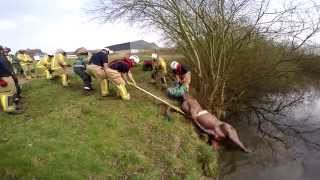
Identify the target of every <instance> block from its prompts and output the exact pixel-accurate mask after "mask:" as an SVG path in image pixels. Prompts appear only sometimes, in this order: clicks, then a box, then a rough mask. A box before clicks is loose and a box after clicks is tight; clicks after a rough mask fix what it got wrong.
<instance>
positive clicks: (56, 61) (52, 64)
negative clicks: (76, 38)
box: [37, 54, 67, 71]
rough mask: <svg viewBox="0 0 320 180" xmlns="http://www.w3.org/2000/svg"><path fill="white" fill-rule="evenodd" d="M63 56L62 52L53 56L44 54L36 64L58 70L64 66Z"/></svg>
mask: <svg viewBox="0 0 320 180" xmlns="http://www.w3.org/2000/svg"><path fill="white" fill-rule="evenodd" d="M66 65H67V63H66V62H65V57H64V56H63V55H62V54H56V55H55V56H54V57H49V56H45V57H44V58H42V59H41V60H40V61H39V62H38V64H37V67H38V68H45V69H50V70H53V71H54V70H59V69H61V68H63V66H66Z"/></svg>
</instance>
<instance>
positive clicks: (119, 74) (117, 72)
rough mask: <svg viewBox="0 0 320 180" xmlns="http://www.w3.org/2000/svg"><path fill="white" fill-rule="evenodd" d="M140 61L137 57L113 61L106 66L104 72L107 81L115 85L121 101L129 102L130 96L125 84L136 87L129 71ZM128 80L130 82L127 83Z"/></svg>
mask: <svg viewBox="0 0 320 180" xmlns="http://www.w3.org/2000/svg"><path fill="white" fill-rule="evenodd" d="M139 61H140V59H139V57H138V56H130V57H129V58H127V57H125V58H123V59H121V60H115V61H112V62H110V63H109V64H108V67H107V68H105V72H106V74H107V77H108V79H109V80H111V81H112V83H113V84H115V85H116V87H117V89H118V94H119V95H120V97H121V98H122V99H123V100H130V94H129V93H128V91H127V89H126V86H125V85H126V84H129V85H136V81H135V80H134V79H133V76H132V74H131V71H130V69H131V68H132V67H133V66H134V65H135V64H138V63H139ZM129 80H130V81H129Z"/></svg>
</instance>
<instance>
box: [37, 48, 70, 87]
mask: <svg viewBox="0 0 320 180" xmlns="http://www.w3.org/2000/svg"><path fill="white" fill-rule="evenodd" d="M65 58H66V53H65V52H64V51H63V50H61V49H60V50H57V52H56V53H55V55H53V53H49V54H48V55H47V56H45V57H44V58H43V59H41V60H40V61H39V62H38V64H37V68H40V69H43V70H44V72H45V74H46V78H47V79H54V78H56V77H59V78H61V81H62V85H63V86H68V85H69V80H68V73H67V71H66V68H67V67H68V66H69V65H68V64H67V63H66V61H65Z"/></svg>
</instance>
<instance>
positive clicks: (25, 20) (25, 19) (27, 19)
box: [22, 14, 41, 24]
mask: <svg viewBox="0 0 320 180" xmlns="http://www.w3.org/2000/svg"><path fill="white" fill-rule="evenodd" d="M22 21H23V23H26V24H34V23H40V22H41V20H40V18H38V17H36V16H34V15H30V14H27V15H24V16H23V17H22Z"/></svg>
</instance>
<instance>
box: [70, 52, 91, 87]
mask: <svg viewBox="0 0 320 180" xmlns="http://www.w3.org/2000/svg"><path fill="white" fill-rule="evenodd" d="M76 54H77V56H78V58H77V59H76V60H75V62H74V64H73V72H74V73H76V74H77V75H78V76H80V78H81V79H82V81H83V84H84V85H83V89H84V90H85V91H90V90H93V88H92V84H91V83H92V80H91V76H90V75H89V74H88V73H87V72H86V66H87V63H88V61H87V59H88V50H87V49H86V48H83V47H82V48H79V49H77V50H76Z"/></svg>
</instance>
